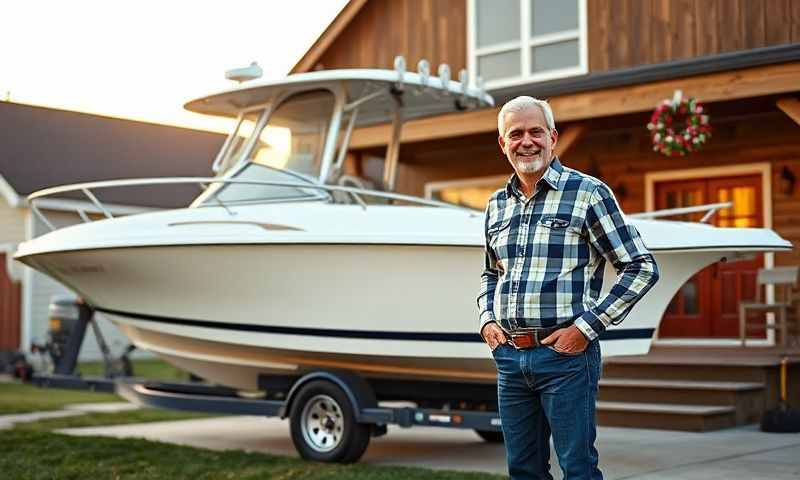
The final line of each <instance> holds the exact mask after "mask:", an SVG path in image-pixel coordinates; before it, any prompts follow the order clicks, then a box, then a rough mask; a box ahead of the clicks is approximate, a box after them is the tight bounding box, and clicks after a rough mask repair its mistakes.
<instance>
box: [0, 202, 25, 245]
mask: <svg viewBox="0 0 800 480" xmlns="http://www.w3.org/2000/svg"><path fill="white" fill-rule="evenodd" d="M25 212H26V210H25V209H22V208H14V207H11V206H9V205H8V203H6V201H5V200H4V199H3V198H0V244H2V243H20V242H24V241H25Z"/></svg>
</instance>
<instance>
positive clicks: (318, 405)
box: [289, 380, 370, 463]
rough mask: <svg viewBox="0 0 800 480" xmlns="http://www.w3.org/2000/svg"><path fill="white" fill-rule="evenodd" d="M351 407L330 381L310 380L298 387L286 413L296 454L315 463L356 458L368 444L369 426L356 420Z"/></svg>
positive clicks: (336, 461) (338, 461)
mask: <svg viewBox="0 0 800 480" xmlns="http://www.w3.org/2000/svg"><path fill="white" fill-rule="evenodd" d="M355 408H356V407H355V406H354V405H353V404H352V403H351V402H350V399H349V398H348V396H347V394H346V393H345V392H344V391H343V390H342V389H341V388H340V387H339V386H338V385H335V384H334V383H332V382H329V381H326V380H314V381H311V382H309V383H308V384H306V385H304V386H303V387H301V389H300V390H299V391H298V392H297V396H296V397H295V400H294V401H293V402H292V409H291V412H290V414H289V427H290V431H291V435H292V442H293V443H294V446H295V448H296V449H297V452H298V453H299V454H300V456H301V457H303V458H305V459H307V460H313V461H317V462H334V463H352V462H355V461H358V459H359V458H361V456H362V455H363V454H364V451H366V449H367V446H368V445H369V439H370V426H369V425H367V424H364V423H358V422H356V411H355Z"/></svg>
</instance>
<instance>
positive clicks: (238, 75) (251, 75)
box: [225, 62, 264, 83]
mask: <svg viewBox="0 0 800 480" xmlns="http://www.w3.org/2000/svg"><path fill="white" fill-rule="evenodd" d="M262 75H264V70H262V69H261V67H260V66H258V63H257V62H253V63H251V64H250V66H248V67H242V68H233V69H231V70H228V71H226V72H225V78H227V79H228V80H233V81H234V82H239V83H242V82H247V81H248V80H255V79H257V78H261V76H262Z"/></svg>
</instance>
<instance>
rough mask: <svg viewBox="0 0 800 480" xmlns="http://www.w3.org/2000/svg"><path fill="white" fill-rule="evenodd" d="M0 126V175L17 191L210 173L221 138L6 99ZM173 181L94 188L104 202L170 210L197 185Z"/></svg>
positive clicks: (1, 107) (195, 191)
mask: <svg viewBox="0 0 800 480" xmlns="http://www.w3.org/2000/svg"><path fill="white" fill-rule="evenodd" d="M0 125H2V126H3V128H2V129H0V177H2V178H3V179H4V180H5V183H6V184H7V186H8V187H10V188H11V189H13V190H14V192H15V193H16V194H17V195H20V196H26V195H28V194H30V193H33V192H34V191H36V190H41V189H43V188H47V187H51V186H55V185H64V184H72V183H79V182H90V181H96V180H111V179H120V178H140V177H141V178H144V177H173V176H200V177H205V176H211V175H212V172H211V162H212V161H213V159H214V156H215V155H216V153H217V151H219V149H220V148H221V146H222V143H223V142H224V140H225V136H224V135H221V134H218V133H212V132H205V131H200V130H191V129H187V128H180V127H171V126H166V125H158V124H153V123H146V122H138V121H133V120H123V119H118V118H110V117H103V116H99V115H92V114H86V113H79V112H72V111H67V110H58V109H53V108H46V107H37V106H32V105H23V104H18V103H10V102H0ZM175 187H176V188H164V187H160V188H155V187H153V188H147V187H145V188H121V189H108V190H101V191H98V192H95V193H96V194H97V196H98V197H99V198H100V199H101V200H102V201H103V202H104V203H105V202H109V203H114V204H119V205H130V206H141V207H161V208H171V207H177V206H184V205H187V204H188V203H189V202H190V201H191V199H192V198H194V197H196V196H197V195H198V194H199V191H200V190H199V187H197V186H193V185H178V186H175ZM69 198H75V199H81V200H85V199H86V197H84V196H82V195H78V196H74V197H73V196H70V197H69Z"/></svg>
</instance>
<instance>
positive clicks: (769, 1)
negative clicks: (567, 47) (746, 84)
mask: <svg viewBox="0 0 800 480" xmlns="http://www.w3.org/2000/svg"><path fill="white" fill-rule="evenodd" d="M588 9H589V70H590V71H591V72H599V71H608V70H616V69H620V68H628V67H633V66H636V65H643V64H654V63H663V62H669V61H673V60H681V59H688V58H692V57H702V56H706V55H715V54H720V53H727V52H734V51H739V50H750V49H754V48H760V47H766V46H771V45H781V44H786V43H798V42H800V0H590V1H589V2H588Z"/></svg>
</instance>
